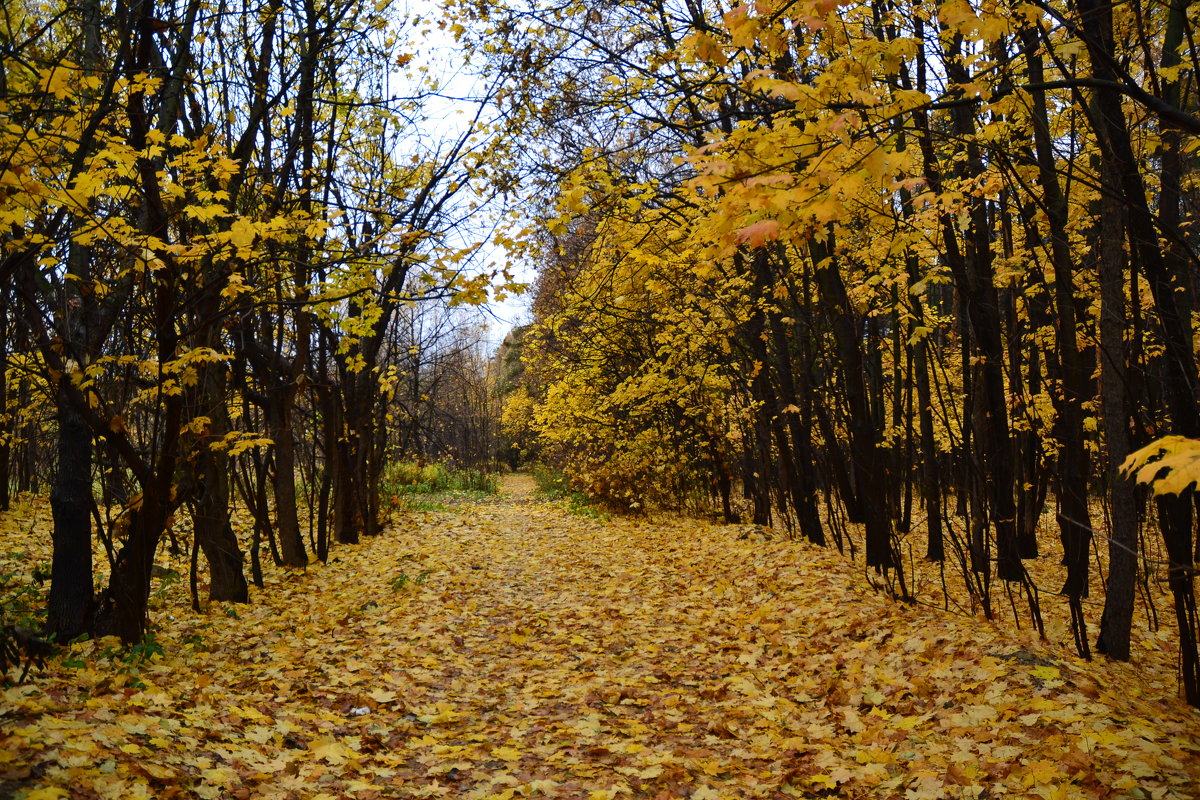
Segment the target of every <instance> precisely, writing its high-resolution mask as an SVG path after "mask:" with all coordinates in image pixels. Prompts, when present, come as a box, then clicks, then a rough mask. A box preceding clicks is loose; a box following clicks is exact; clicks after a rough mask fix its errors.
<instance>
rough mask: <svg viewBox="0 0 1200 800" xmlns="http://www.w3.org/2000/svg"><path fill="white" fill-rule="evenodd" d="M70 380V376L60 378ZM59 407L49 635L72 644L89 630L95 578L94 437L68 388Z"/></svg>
mask: <svg viewBox="0 0 1200 800" xmlns="http://www.w3.org/2000/svg"><path fill="white" fill-rule="evenodd" d="M60 380H62V381H67V380H70V378H69V377H68V376H63V377H62V378H60ZM56 397H57V402H58V469H57V470H56V471H55V475H54V485H53V487H52V488H51V490H50V509H51V512H52V514H53V517H54V529H53V534H52V536H53V541H54V550H53V556H52V561H51V566H50V596H49V599H48V602H47V605H46V632H47V634H50V635H53V636H54V637H55V638H56V640H57V641H59V642H68V641H70V640H71V639H74V638H75V637H76V636H79V635H80V634H81V633H84V632H85V631H86V630H87V629H88V624H89V616H90V614H91V612H92V605H93V603H94V600H95V598H94V596H93V595H94V593H95V586H94V583H93V576H92V517H91V512H92V431H91V429H90V428H89V427H88V425H87V423H86V422H84V420H83V418H82V417H81V416H80V414H79V411H78V409H76V408H75V406H74V404H73V403H72V401H71V399H70V398H69V397H68V396H67V392H66V391H65V389H64V388H61V387H60V389H59V391H58V393H57V395H56Z"/></svg>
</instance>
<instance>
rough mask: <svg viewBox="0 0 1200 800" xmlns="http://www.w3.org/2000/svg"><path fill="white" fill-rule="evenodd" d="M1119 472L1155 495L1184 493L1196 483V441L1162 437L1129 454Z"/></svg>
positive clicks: (1199, 469)
mask: <svg viewBox="0 0 1200 800" xmlns="http://www.w3.org/2000/svg"><path fill="white" fill-rule="evenodd" d="M1121 473H1122V474H1123V475H1125V476H1126V477H1132V478H1133V479H1134V480H1136V481H1137V482H1138V483H1143V484H1148V485H1149V486H1150V490H1151V491H1152V492H1153V493H1154V494H1156V495H1163V494H1181V493H1183V492H1186V491H1188V490H1190V489H1191V488H1192V487H1193V486H1194V485H1195V484H1196V483H1197V482H1198V481H1200V440H1197V439H1189V438H1187V437H1185V436H1164V437H1162V438H1161V439H1158V440H1156V441H1153V442H1151V443H1150V444H1148V445H1146V446H1145V447H1143V448H1141V449H1140V450H1137V451H1135V452H1133V453H1130V454H1129V457H1128V458H1126V459H1125V461H1124V462H1123V463H1122V464H1121Z"/></svg>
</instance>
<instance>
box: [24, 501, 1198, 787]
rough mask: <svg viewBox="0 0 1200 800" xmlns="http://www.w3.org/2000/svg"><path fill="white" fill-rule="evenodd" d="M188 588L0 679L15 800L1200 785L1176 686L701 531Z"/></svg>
mask: <svg viewBox="0 0 1200 800" xmlns="http://www.w3.org/2000/svg"><path fill="white" fill-rule="evenodd" d="M4 530H5V531H6V533H5V534H4V535H3V536H2V537H0V552H9V551H12V550H13V549H14V548H20V547H25V548H26V549H28V547H29V543H28V542H27V541H24V540H22V539H21V538H20V537H21V536H22V535H23V534H21V533H20V532H19V531H17V529H16V528H15V527H14V526H8V525H6V526H5V529H4ZM7 531H12V532H11V533H7ZM47 538H48V537H47ZM401 576H405V579H404V580H401V579H400V578H401ZM171 588H173V589H174V590H175V593H174V594H172V593H170V592H164V593H163V594H164V597H162V598H160V600H159V601H158V602H157V603H156V611H155V615H156V622H157V623H158V630H157V631H156V634H155V636H156V639H155V642H156V644H157V645H158V647H157V648H149V649H147V650H146V651H144V652H143V653H141V654H140V656H139V657H138V658H131V656H130V654H129V653H124V654H122V653H121V652H120V651H119V650H118V648H117V647H116V644H115V642H114V641H113V640H99V641H89V642H83V643H78V644H74V645H71V646H70V647H69V648H67V650H66V651H65V652H64V655H63V656H62V657H61V658H59V659H58V660H56V661H54V662H53V663H52V665H51V667H50V669H49V670H48V671H46V672H44V673H42V674H39V675H38V676H37V677H36V678H35V679H34V680H33V681H32V682H30V683H27V684H25V685H20V686H14V687H11V688H8V689H6V690H4V692H3V695H2V696H0V703H2V708H0V796H12V797H14V798H17V800H48V799H49V798H76V799H78V800H84V799H85V798H86V799H88V800H90V799H92V798H139V797H148V798H149V797H153V798H184V797H187V798H191V797H198V798H235V799H237V800H243V799H245V800H249V798H264V800H266V799H267V798H272V799H273V798H280V799H282V798H314V800H325V799H326V798H363V799H364V800H371V799H372V798H392V797H395V798H402V797H403V798H408V797H412V798H421V797H455V798H479V799H483V798H498V799H501V800H503V799H504V798H520V797H572V798H574V797H579V798H588V799H589V800H615V798H621V797H631V798H636V797H647V798H658V799H660V800H661V799H665V798H692V800H717V799H718V798H787V797H821V796H829V797H903V798H910V799H911V800H919V799H920V798H941V797H959V798H981V797H997V796H1010V797H1042V798H1048V799H1049V800H1057V799H1058V798H1119V797H1128V798H1150V797H1154V798H1188V797H1195V796H1197V795H1198V794H1200V790H1198V789H1197V787H1200V759H1198V758H1197V755H1198V754H1200V735H1198V734H1200V716H1198V715H1197V713H1196V712H1195V711H1193V710H1191V709H1189V708H1188V707H1187V706H1186V705H1185V704H1184V703H1183V702H1182V701H1181V700H1179V699H1177V698H1175V697H1173V696H1171V695H1170V694H1169V693H1166V692H1164V691H1163V686H1164V684H1165V683H1169V681H1165V680H1164V679H1163V676H1161V675H1149V676H1148V675H1145V674H1143V667H1142V666H1139V665H1138V664H1133V665H1126V664H1116V663H1112V662H1107V661H1106V660H1103V659H1102V660H1100V661H1097V662H1092V663H1088V662H1084V661H1081V660H1079V659H1077V658H1075V657H1073V656H1072V655H1070V654H1068V653H1066V652H1065V651H1064V650H1063V649H1061V648H1056V647H1052V646H1049V645H1046V644H1044V643H1039V642H1037V641H1036V640H1035V639H1033V638H1032V637H1030V636H1029V635H1028V634H1023V633H1014V632H1012V631H1008V630H1002V629H999V628H997V627H994V626H992V625H991V624H990V623H986V622H983V621H980V620H974V619H970V618H966V617H962V616H955V615H951V614H947V613H945V612H943V611H941V610H938V609H935V608H929V607H924V606H912V605H903V604H900V603H897V602H895V601H893V600H890V599H888V598H887V597H885V596H883V595H881V594H878V593H876V592H874V591H873V590H872V589H871V588H870V587H869V586H868V585H866V584H865V582H864V580H863V577H862V575H861V573H860V572H859V571H858V569H857V568H856V567H855V566H854V565H851V564H848V563H846V562H845V561H844V560H843V559H841V558H840V557H839V556H838V555H837V554H836V553H834V552H831V551H828V550H823V549H819V548H815V547H812V546H809V545H806V544H804V543H799V542H791V541H786V540H766V539H763V538H762V537H745V536H741V537H739V535H738V532H737V530H736V529H732V528H729V527H722V526H715V525H709V524H707V523H704V522H698V521H695V520H687V519H683V518H679V517H669V516H663V517H651V518H640V519H637V518H617V519H596V518H586V517H581V516H578V515H574V514H571V513H569V511H568V509H567V508H566V506H565V505H563V504H561V503H558V504H554V503H540V502H532V501H529V500H526V499H523V498H520V497H515V498H514V497H508V498H506V499H505V500H504V501H502V502H491V503H480V504H477V505H473V506H470V507H457V508H455V510H454V513H434V512H425V513H411V514H408V515H406V516H405V517H403V518H402V519H400V520H399V521H398V523H397V525H396V526H395V527H394V528H393V529H391V530H389V531H388V532H387V533H386V534H385V535H383V536H381V537H379V538H377V539H374V540H371V541H368V542H365V543H364V544H361V545H357V546H344V547H338V548H337V549H335V550H334V551H333V553H332V557H331V560H330V563H329V564H328V565H319V564H318V565H313V566H311V567H309V569H308V570H306V571H295V572H288V571H283V570H279V571H274V572H271V573H270V574H269V580H268V586H267V588H266V590H265V591H259V592H256V593H255V596H254V599H253V603H252V604H251V605H248V606H233V605H228V606H224V605H222V606H213V607H209V608H208V609H207V613H204V614H195V613H193V612H191V611H190V609H188V608H187V605H186V600H185V599H184V598H183V597H182V595H181V593H182V591H183V589H182V587H179V586H176V587H171ZM167 615H170V616H171V617H172V619H170V620H168V619H165V618H164V617H166V616H167ZM159 649H161V652H158V650H159Z"/></svg>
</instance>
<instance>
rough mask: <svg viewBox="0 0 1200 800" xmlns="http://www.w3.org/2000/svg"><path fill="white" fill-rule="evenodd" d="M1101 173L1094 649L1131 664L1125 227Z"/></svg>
mask: <svg viewBox="0 0 1200 800" xmlns="http://www.w3.org/2000/svg"><path fill="white" fill-rule="evenodd" d="M1104 172H1105V188H1106V191H1104V192H1102V193H1101V200H1100V214H1099V219H1100V224H1099V225H1098V226H1097V230H1096V238H1097V244H1096V248H1097V261H1098V265H1099V272H1100V303H1101V305H1100V383H1101V400H1102V403H1103V406H1102V413H1103V418H1104V437H1105V440H1106V442H1107V444H1108V474H1109V486H1110V489H1109V502H1110V508H1111V513H1110V518H1109V526H1110V527H1109V530H1108V586H1107V587H1106V589H1105V595H1104V613H1103V615H1102V616H1101V618H1100V636H1099V638H1098V639H1097V640H1096V650H1098V651H1099V652H1101V653H1104V654H1105V655H1107V656H1109V657H1110V658H1116V659H1119V660H1121V661H1128V660H1129V637H1130V631H1131V629H1132V627H1133V603H1134V589H1135V582H1136V580H1137V568H1138V535H1137V525H1138V521H1137V501H1136V498H1135V496H1134V490H1133V481H1131V480H1129V479H1127V478H1123V477H1122V476H1121V474H1120V468H1121V464H1122V462H1124V461H1125V457H1126V456H1128V455H1129V453H1130V451H1131V450H1132V445H1133V443H1132V441H1131V438H1130V435H1129V407H1130V401H1129V395H1128V389H1127V385H1128V370H1127V369H1126V364H1127V361H1126V358H1127V356H1126V350H1127V348H1126V347H1125V338H1124V337H1125V320H1126V314H1125V302H1124V300H1125V298H1124V281H1125V272H1126V270H1125V251H1124V247H1123V241H1122V237H1121V235H1120V233H1119V232H1120V231H1123V230H1124V229H1125V222H1124V219H1123V215H1122V213H1121V206H1120V202H1119V201H1118V200H1117V199H1116V197H1117V195H1116V192H1115V189H1114V188H1113V187H1112V178H1113V176H1112V175H1111V174H1109V173H1108V171H1107V170H1105V171H1104Z"/></svg>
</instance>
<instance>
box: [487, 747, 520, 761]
mask: <svg viewBox="0 0 1200 800" xmlns="http://www.w3.org/2000/svg"><path fill="white" fill-rule="evenodd" d="M492 755H493V756H495V757H496V758H498V759H500V760H501V761H520V760H521V751H520V750H517V749H516V748H515V747H495V748H493V749H492Z"/></svg>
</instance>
